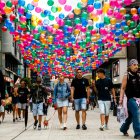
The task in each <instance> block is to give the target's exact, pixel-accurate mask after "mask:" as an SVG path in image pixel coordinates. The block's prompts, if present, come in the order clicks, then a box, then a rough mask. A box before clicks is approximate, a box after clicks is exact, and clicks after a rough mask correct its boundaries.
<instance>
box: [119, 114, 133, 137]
mask: <svg viewBox="0 0 140 140" xmlns="http://www.w3.org/2000/svg"><path fill="white" fill-rule="evenodd" d="M131 123H132V115H131V113H130V112H129V111H128V117H127V119H126V120H125V122H124V123H123V124H122V126H121V128H120V132H122V133H123V134H124V135H125V136H128V133H127V131H128V130H129V127H130V124H131Z"/></svg>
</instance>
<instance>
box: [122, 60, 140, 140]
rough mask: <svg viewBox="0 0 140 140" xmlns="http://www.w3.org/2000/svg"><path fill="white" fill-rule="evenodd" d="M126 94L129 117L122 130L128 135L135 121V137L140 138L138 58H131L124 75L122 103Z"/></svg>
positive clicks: (139, 74)
mask: <svg viewBox="0 0 140 140" xmlns="http://www.w3.org/2000/svg"><path fill="white" fill-rule="evenodd" d="M124 94H126V96H127V108H128V118H127V119H126V120H125V123H124V124H123V125H122V126H121V128H120V131H121V132H122V133H123V134H124V135H125V136H128V133H127V131H128V129H129V126H130V124H131V123H132V122H133V129H134V133H135V136H134V138H135V139H139V140H140V73H139V72H138V61H137V60H136V59H131V60H130V62H129V66H128V72H127V73H126V74H125V75H124V77H123V81H122V86H121V92H120V101H119V103H120V104H121V105H122V103H123V98H124Z"/></svg>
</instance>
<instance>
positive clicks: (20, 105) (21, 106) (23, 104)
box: [18, 103, 27, 109]
mask: <svg viewBox="0 0 140 140" xmlns="http://www.w3.org/2000/svg"><path fill="white" fill-rule="evenodd" d="M26 105H27V103H18V108H19V109H26Z"/></svg>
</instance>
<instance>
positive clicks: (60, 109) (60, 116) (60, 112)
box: [58, 107, 63, 124]
mask: <svg viewBox="0 0 140 140" xmlns="http://www.w3.org/2000/svg"><path fill="white" fill-rule="evenodd" d="M58 119H59V122H60V124H62V123H63V121H62V107H59V108H58Z"/></svg>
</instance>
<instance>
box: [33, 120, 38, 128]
mask: <svg viewBox="0 0 140 140" xmlns="http://www.w3.org/2000/svg"><path fill="white" fill-rule="evenodd" d="M37 123H38V120H36V121H35V122H34V126H33V128H34V129H36V127H37Z"/></svg>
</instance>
